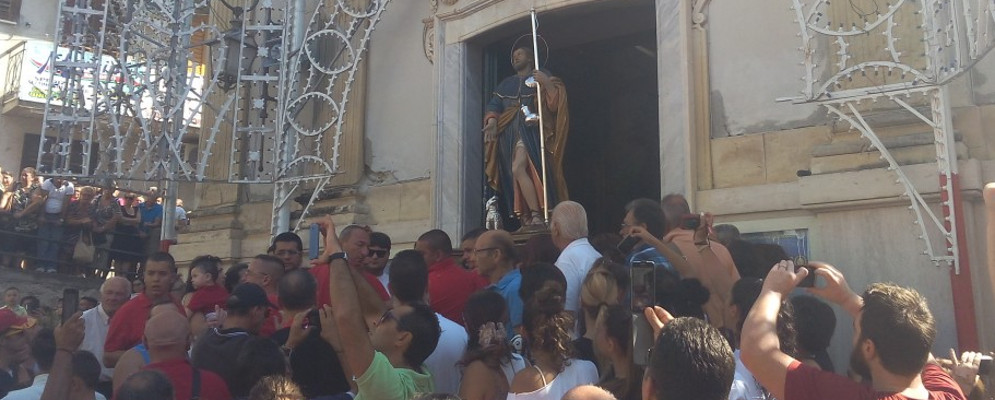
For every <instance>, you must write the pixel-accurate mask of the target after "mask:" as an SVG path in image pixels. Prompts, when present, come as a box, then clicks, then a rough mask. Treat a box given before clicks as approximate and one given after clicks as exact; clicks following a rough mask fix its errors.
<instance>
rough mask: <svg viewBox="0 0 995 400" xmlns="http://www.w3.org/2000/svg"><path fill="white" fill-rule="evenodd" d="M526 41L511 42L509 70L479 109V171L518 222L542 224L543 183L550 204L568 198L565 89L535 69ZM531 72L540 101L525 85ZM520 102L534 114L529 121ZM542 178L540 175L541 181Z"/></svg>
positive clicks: (533, 91)
mask: <svg viewBox="0 0 995 400" xmlns="http://www.w3.org/2000/svg"><path fill="white" fill-rule="evenodd" d="M533 54H534V53H533V51H532V49H531V48H530V47H519V48H516V49H515V50H514V51H513V52H512V54H511V63H512V66H513V67H514V68H515V71H516V73H515V75H512V76H509V77H507V78H505V79H504V80H503V81H501V83H500V84H498V86H497V88H496V89H495V90H494V95H493V96H492V97H491V100H490V101H489V102H488V103H487V107H486V110H485V112H484V129H483V132H484V168H485V169H484V172H485V173H486V175H487V184H488V186H490V187H491V189H494V191H496V192H497V193H498V197H499V199H500V200H501V202H502V203H503V209H504V210H505V211H510V212H511V213H512V214H513V215H514V216H515V217H517V218H518V219H519V220H520V221H521V225H522V226H523V227H536V226H542V225H543V224H544V218H543V210H544V209H545V208H546V207H547V206H548V205H547V204H543V186H544V185H547V184H548V185H549V192H548V196H549V203H550V204H551V205H553V206H555V205H556V204H557V202H559V201H564V200H567V199H568V193H567V186H566V182H565V181H564V180H563V152H564V149H565V147H566V143H567V134H568V133H569V129H570V112H569V110H568V107H567V90H566V86H564V84H563V81H562V80H560V79H559V78H556V77H553V76H551V75H550V74H549V73H548V72H546V71H543V70H536V69H535V61H534V55H533ZM529 77H534V78H535V80H536V82H538V83H539V89H540V90H542V102H543V104H542V105H538V104H536V103H537V102H536V88H533V87H530V86H528V85H526V80H527V79H528V78H529ZM523 106H527V107H528V111H531V113H534V114H537V115H538V114H539V107H540V106H541V107H543V111H542V114H541V115H542V121H531V120H530V119H529V118H527V116H526V115H525V109H524V108H523ZM539 123H542V124H543V131H544V134H545V139H546V143H545V147H546V167H547V169H548V170H547V171H546V173H545V176H543V175H544V174H543V173H542V163H541V160H542V158H541V150H540V147H541V146H540V143H539V126H538V124H539ZM544 179H545V180H546V181H545V182H544Z"/></svg>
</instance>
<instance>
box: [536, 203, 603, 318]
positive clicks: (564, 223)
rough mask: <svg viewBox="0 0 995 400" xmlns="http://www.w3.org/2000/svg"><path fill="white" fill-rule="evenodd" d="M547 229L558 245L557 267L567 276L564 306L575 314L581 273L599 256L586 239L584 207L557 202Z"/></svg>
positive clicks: (577, 305) (584, 273) (578, 302)
mask: <svg viewBox="0 0 995 400" xmlns="http://www.w3.org/2000/svg"><path fill="white" fill-rule="evenodd" d="M549 229H550V232H551V234H552V236H553V244H554V245H556V248H558V249H560V257H559V258H557V259H556V267H557V268H559V269H560V271H562V272H563V276H564V277H566V278H567V298H566V310H567V311H569V312H572V313H574V314H577V310H579V309H580V287H581V285H582V284H583V282H584V277H585V276H587V271H589V270H590V269H591V266H592V265H594V262H595V261H597V260H598V259H599V258H601V253H598V251H597V250H595V249H594V246H591V243H590V242H588V241H587V211H585V210H584V206H582V205H580V203H577V202H575V201H564V202H562V203H560V204H557V205H556V208H554V209H553V217H552V219H551V221H550V228H549Z"/></svg>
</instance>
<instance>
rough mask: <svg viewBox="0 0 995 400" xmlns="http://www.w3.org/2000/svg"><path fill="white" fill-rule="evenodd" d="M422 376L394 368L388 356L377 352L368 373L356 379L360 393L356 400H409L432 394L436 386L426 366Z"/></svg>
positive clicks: (411, 371) (412, 371) (414, 372)
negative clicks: (419, 395)
mask: <svg viewBox="0 0 995 400" xmlns="http://www.w3.org/2000/svg"><path fill="white" fill-rule="evenodd" d="M421 370H422V371H425V373H424V374H420V373H418V372H416V371H414V370H410V369H407V368H394V366H393V365H390V361H388V360H387V356H385V355H383V353H381V352H379V351H377V352H375V353H374V354H373V362H372V363H370V367H369V368H367V369H366V373H364V374H363V376H360V377H359V378H357V379H356V384H357V385H359V393H358V394H356V399H355V400H367V399H369V400H393V399H397V400H408V399H410V398H412V397H414V395H415V394H417V393H432V392H433V391H434V390H435V384H434V383H432V374H431V373H430V372H428V369H427V368H425V367H424V366H423V367H422V368H421Z"/></svg>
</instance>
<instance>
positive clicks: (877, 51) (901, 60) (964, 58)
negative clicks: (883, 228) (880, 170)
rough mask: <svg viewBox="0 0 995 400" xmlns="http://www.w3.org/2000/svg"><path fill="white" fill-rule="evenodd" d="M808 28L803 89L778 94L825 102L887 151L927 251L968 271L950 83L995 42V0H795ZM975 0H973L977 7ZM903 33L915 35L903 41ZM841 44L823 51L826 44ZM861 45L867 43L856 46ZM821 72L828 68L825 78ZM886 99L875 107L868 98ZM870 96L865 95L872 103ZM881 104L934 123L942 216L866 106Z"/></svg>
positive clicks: (804, 30) (938, 260)
mask: <svg viewBox="0 0 995 400" xmlns="http://www.w3.org/2000/svg"><path fill="white" fill-rule="evenodd" d="M792 3H793V5H792V7H791V11H792V12H793V13H794V16H795V21H796V22H797V23H798V25H799V28H800V34H799V37H800V38H801V42H802V45H801V47H800V48H799V50H800V51H801V52H802V53H803V55H804V59H803V61H802V63H801V65H803V66H804V70H805V76H803V77H802V78H801V79H802V81H803V82H804V86H803V89H802V90H801V96H800V97H793V98H783V99H778V100H779V101H793V102H796V103H818V104H822V105H824V106H825V107H826V108H827V109H828V110H829V113H830V114H831V115H833V116H834V117H836V118H838V119H840V120H842V121H844V122H846V123H848V124H849V125H850V127H851V128H852V129H855V130H857V131H858V132H860V134H861V135H862V136H863V137H864V138H866V139H867V140H868V141H870V142H871V148H872V149H877V150H878V151H879V152H880V153H881V158H882V159H884V160H885V161H887V163H888V165H889V167H888V169H889V170H891V171H894V172H895V173H896V175H897V179H898V183H900V184H901V185H903V186H904V188H905V195H906V196H908V197H909V199H910V200H911V203H912V205H911V206H910V209H912V211H913V212H914V214H915V215H916V221H915V223H916V224H917V225H918V226H919V229H920V230H921V235H920V238H921V239H923V240H924V241H925V244H926V250H925V252H924V254H926V255H928V256H929V257H930V259H931V260H932V261H933V262H934V263H936V264H937V265H939V264H940V263H949V265H951V266H953V268H954V271H955V273H958V274H959V273H960V261H959V260H960V252H961V249H960V248H959V247H960V246H959V244H958V243H959V242H960V240H959V239H960V238H959V237H958V235H959V233H958V226H957V224H958V221H957V218H954V216H955V214H957V212H958V210H957V208H958V204H956V203H957V202H956V201H955V197H956V196H957V195H955V193H954V186H955V185H954V183H955V177H956V174H957V158H956V153H955V152H954V150H953V146H954V132H953V127H952V120H951V113H950V102H949V98H948V94H947V84H948V83H950V82H951V81H952V80H953V79H955V78H956V77H958V76H960V75H961V74H962V73H964V72H965V71H967V70H969V69H970V68H972V67H973V66H974V64H975V63H977V61H978V60H980V59H981V58H982V57H984V55H986V54H987V53H988V52H989V51H991V49H992V48H993V47H995V2H992V1H988V2H983V1H971V0H891V1H881V0H850V1H849V2H848V3H847V2H840V4H836V3H832V2H830V1H829V0H816V1H815V2H814V3H811V4H810V5H806V4H805V3H803V2H802V0H792ZM972 3H976V4H974V7H972ZM903 35H916V36H915V39H914V40H913V39H908V40H902V39H903V37H902V36H903ZM829 46H833V47H835V48H836V51H835V52H834V53H832V54H829V55H827V56H824V57H821V59H822V60H823V61H825V62H826V63H827V64H829V65H826V66H820V65H818V60H820V57H818V56H817V52H818V51H819V50H820V49H821V48H826V47H829ZM855 46H859V47H860V50H854V49H853V48H854V47H855ZM820 76H825V78H821V77H820ZM878 101H883V103H881V104H876V105H874V106H867V105H866V103H872V104H873V103H877V102H878ZM862 102H866V103H865V105H864V106H862V105H861V103H862ZM884 102H887V103H889V104H887V105H886V104H884ZM872 109H897V110H903V111H907V112H908V113H910V114H911V115H913V116H915V118H917V119H919V120H921V121H922V122H923V123H925V124H927V125H928V126H929V127H931V128H932V130H933V134H934V137H935V142H936V143H935V144H936V154H937V158H936V161H937V167H938V169H939V173H940V180H941V189H942V191H943V195H942V203H943V204H942V206H943V215H942V218H941V217H938V216H937V215H935V213H934V212H933V210H931V209H930V208H929V206H928V204H927V202H926V201H925V200H924V199H923V197H922V195H921V194H920V193H919V191H918V190H917V189H916V188H915V186H914V185H913V184H912V181H911V180H909V178H908V177H907V176H906V175H905V174H904V173H903V171H902V168H901V166H900V165H899V163H898V162H897V161H896V160H895V158H894V157H893V156H892V154H891V153H890V152H889V151H888V149H887V148H886V147H885V146H884V144H883V143H882V140H881V138H880V137H879V136H878V135H877V133H875V129H874V128H875V127H874V126H872V124H869V123H868V122H867V120H866V119H865V118H864V114H866V113H867V112H868V111H870V110H872ZM929 226H935V227H936V228H938V229H939V230H940V231H941V232H942V234H943V236H944V237H945V239H946V245H945V246H944V247H943V248H938V246H937V244H936V243H933V241H931V240H930V237H929V232H928V229H929V228H928V227H929Z"/></svg>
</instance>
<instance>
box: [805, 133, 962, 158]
mask: <svg viewBox="0 0 995 400" xmlns="http://www.w3.org/2000/svg"><path fill="white" fill-rule="evenodd" d="M878 137H879V138H880V139H881V143H882V144H884V147H886V148H888V149H890V150H894V149H898V148H903V147H912V146H922V145H932V144H933V141H934V139H933V133H932V132H920V133H913V134H905V135H900V136H892V137H887V136H880V135H879V136H878ZM954 140H956V141H958V142H959V141H960V140H961V137H960V135H959V134H954ZM870 150H871V142H870V141H869V140H867V139H864V138H863V137H860V136H855V137H853V138H847V139H846V140H838V139H837V138H834V139H833V142H832V143H827V144H821V145H817V146H815V147H814V148H813V149H812V157H826V156H835V155H841V154H853V153H862V152H867V151H870Z"/></svg>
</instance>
